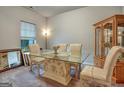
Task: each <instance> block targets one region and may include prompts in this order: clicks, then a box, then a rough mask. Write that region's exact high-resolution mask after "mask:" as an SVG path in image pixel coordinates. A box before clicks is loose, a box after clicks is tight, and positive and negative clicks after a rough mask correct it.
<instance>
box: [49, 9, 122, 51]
mask: <svg viewBox="0 0 124 93" xmlns="http://www.w3.org/2000/svg"><path fill="white" fill-rule="evenodd" d="M121 13H122V8H121V7H85V8H81V9H77V10H73V11H70V12H66V13H63V14H60V15H57V16H54V17H52V18H50V19H49V24H48V27H49V28H50V29H51V37H50V38H49V46H51V45H53V44H56V43H82V44H83V45H84V46H87V47H88V49H89V51H92V50H93V43H94V41H93V39H94V38H93V35H94V29H93V24H94V23H96V22H98V21H100V20H103V19H105V18H107V17H110V16H112V15H114V14H121Z"/></svg>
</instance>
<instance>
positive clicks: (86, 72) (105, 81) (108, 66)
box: [80, 46, 124, 87]
mask: <svg viewBox="0 0 124 93" xmlns="http://www.w3.org/2000/svg"><path fill="white" fill-rule="evenodd" d="M122 52H124V48H123V47H120V46H114V47H112V48H111V50H110V51H109V53H108V55H107V57H106V59H105V64H104V67H103V68H98V67H95V66H90V65H85V66H84V68H83V70H82V71H81V73H80V81H81V86H85V87H88V86H111V84H112V74H113V69H114V66H115V64H116V62H117V59H118V57H119V56H120V55H121V54H122Z"/></svg>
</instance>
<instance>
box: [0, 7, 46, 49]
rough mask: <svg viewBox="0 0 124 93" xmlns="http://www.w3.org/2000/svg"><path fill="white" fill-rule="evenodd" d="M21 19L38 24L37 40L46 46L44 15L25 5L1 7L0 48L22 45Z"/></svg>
mask: <svg viewBox="0 0 124 93" xmlns="http://www.w3.org/2000/svg"><path fill="white" fill-rule="evenodd" d="M20 20H24V21H27V22H31V23H35V24H36V25H37V41H38V43H39V44H40V45H41V46H42V47H44V40H43V37H42V35H41V29H42V28H43V26H44V22H45V19H44V17H42V16H40V15H38V14H37V13H35V12H32V11H30V10H28V9H25V8H24V7H2V6H1V7H0V50H1V49H11V48H18V47H20Z"/></svg>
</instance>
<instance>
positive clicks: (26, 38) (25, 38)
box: [19, 20, 37, 52]
mask: <svg viewBox="0 0 124 93" xmlns="http://www.w3.org/2000/svg"><path fill="white" fill-rule="evenodd" d="M21 22H24V23H28V24H32V25H34V26H35V37H24V36H21V25H22V24H21ZM36 35H37V25H36V24H35V23H32V22H28V21H24V20H20V32H19V36H20V38H19V40H20V48H21V50H22V51H23V49H22V47H21V40H28V39H33V40H34V41H33V42H34V44H35V43H36V42H37V39H36ZM23 52H28V50H27V51H23Z"/></svg>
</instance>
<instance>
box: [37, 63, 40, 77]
mask: <svg viewBox="0 0 124 93" xmlns="http://www.w3.org/2000/svg"><path fill="white" fill-rule="evenodd" d="M37 72H38V77H40V64H37Z"/></svg>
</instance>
